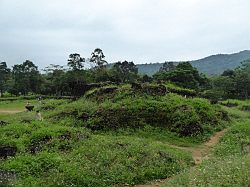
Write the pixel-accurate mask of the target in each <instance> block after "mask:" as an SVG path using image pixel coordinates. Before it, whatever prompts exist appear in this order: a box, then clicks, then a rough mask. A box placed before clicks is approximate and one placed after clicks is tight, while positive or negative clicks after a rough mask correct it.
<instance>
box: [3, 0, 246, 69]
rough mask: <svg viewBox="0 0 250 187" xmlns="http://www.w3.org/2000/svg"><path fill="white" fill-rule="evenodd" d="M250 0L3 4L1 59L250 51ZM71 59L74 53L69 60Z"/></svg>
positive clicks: (14, 0)
mask: <svg viewBox="0 0 250 187" xmlns="http://www.w3.org/2000/svg"><path fill="white" fill-rule="evenodd" d="M249 8H250V2H249V1H248V0H105V1H102V0H91V1H90V0H53V1H51V0H50V1H49V0H36V1H30V0H22V1H19V0H0V43H1V45H0V60H5V61H7V62H10V63H11V64H13V63H20V61H23V60H25V59H26V58H32V59H31V60H34V61H35V62H36V63H38V64H39V65H41V66H44V65H46V64H49V63H51V62H53V63H60V64H63V63H66V58H67V55H68V53H70V52H75V51H77V52H79V53H82V54H83V56H85V57H87V56H89V54H90V53H91V51H92V50H93V49H94V48H95V47H101V48H103V50H104V52H105V53H106V56H107V59H108V60H110V61H116V60H124V59H128V60H134V61H135V62H137V63H141V62H156V61H164V60H187V59H196V58H201V57H204V56H206V55H210V54H213V53H223V52H226V53H229V52H236V51H240V50H244V49H249V43H250V37H249V34H248V33H249V31H250V24H249V21H248V18H249V17H250V12H249ZM66 53H67V54H66Z"/></svg>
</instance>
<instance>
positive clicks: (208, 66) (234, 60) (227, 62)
mask: <svg viewBox="0 0 250 187" xmlns="http://www.w3.org/2000/svg"><path fill="white" fill-rule="evenodd" d="M248 59H250V50H245V51H241V52H239V53H233V54H217V55H211V56H208V57H205V58H202V59H199V60H193V61H190V62H191V64H192V65H193V66H194V67H196V68H197V69H198V70H199V71H200V72H202V73H205V74H207V75H217V74H221V73H222V72H223V71H224V70H226V69H234V68H236V67H238V66H239V65H240V63H241V62H242V61H244V60H248ZM175 63H176V64H177V63H179V62H175ZM162 65H163V63H155V64H138V65H137V67H138V69H139V73H140V74H148V75H153V74H154V73H156V72H157V71H158V70H159V68H160V67H161V66H162Z"/></svg>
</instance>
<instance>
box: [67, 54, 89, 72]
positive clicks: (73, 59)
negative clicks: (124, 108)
mask: <svg viewBox="0 0 250 187" xmlns="http://www.w3.org/2000/svg"><path fill="white" fill-rule="evenodd" d="M83 62H85V58H83V57H81V56H80V54H78V53H74V54H70V55H69V59H68V66H69V67H71V68H72V69H73V70H80V69H82V68H83Z"/></svg>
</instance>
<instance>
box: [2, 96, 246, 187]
mask: <svg viewBox="0 0 250 187" xmlns="http://www.w3.org/2000/svg"><path fill="white" fill-rule="evenodd" d="M173 99H175V98H173ZM177 99H178V102H182V101H181V100H179V97H178V98H177ZM83 101H84V100H83ZM83 101H82V100H80V101H78V102H75V103H74V102H72V103H71V102H69V101H65V100H45V101H44V103H45V104H43V105H41V104H39V103H38V102H37V101H31V102H32V103H34V104H35V107H36V109H39V110H41V111H42V115H43V117H44V118H45V119H44V121H38V120H37V119H36V117H35V116H36V113H35V112H21V113H17V114H7V113H4V114H3V113H1V110H0V119H1V120H4V121H7V122H9V123H10V124H8V125H5V126H1V127H0V134H1V137H0V145H1V146H3V145H9V146H16V147H17V153H16V155H15V157H8V158H7V159H2V160H1V161H0V162H1V164H0V171H1V172H2V173H10V175H8V177H5V178H2V179H1V181H2V183H1V184H0V185H14V186H124V185H131V186H133V185H135V184H143V183H147V182H149V181H154V180H156V179H165V178H170V179H168V180H167V182H166V183H163V184H162V185H163V186H204V185H205V184H206V183H207V182H211V181H210V180H211V178H214V182H213V183H210V184H211V186H222V184H230V183H232V184H235V185H236V186H237V185H240V184H241V185H242V186H244V185H246V184H247V183H248V182H249V181H248V179H247V178H246V176H247V175H248V174H249V173H248V170H247V168H249V154H248V151H249V150H248V146H249V120H247V119H248V118H249V113H248V112H246V111H241V110H239V108H240V107H239V106H238V107H234V108H228V107H224V108H225V109H226V110H227V111H229V113H230V115H231V116H233V117H234V118H233V122H232V123H231V124H230V125H225V124H224V125H223V126H227V127H230V130H229V131H228V132H227V133H226V135H225V137H223V139H222V140H221V142H220V143H219V144H218V145H217V146H216V147H215V149H214V150H213V151H212V150H211V151H212V153H213V156H211V158H210V159H209V160H208V161H204V162H203V163H202V164H201V165H200V166H195V167H193V166H194V160H193V158H192V149H196V147H199V146H200V145H201V144H202V143H203V141H205V139H203V138H197V136H194V137H193V136H189V137H184V136H179V135H178V133H177V132H172V131H170V130H169V129H166V128H165V129H163V128H160V127H155V126H150V125H146V126H144V127H142V128H137V129H133V128H125V129H119V130H115V131H114V130H109V131H92V130H90V129H89V128H86V127H85V126H84V125H85V124H84V123H83V122H80V121H79V120H78V119H77V118H76V117H72V115H71V114H74V115H76V116H78V115H80V114H81V112H82V110H85V108H86V110H91V107H90V106H91V105H90V103H89V102H86V103H85V102H83ZM25 102H26V101H25V100H22V101H13V102H11V103H8V102H6V101H4V102H0V106H1V107H2V108H3V109H4V108H8V110H13V111H17V110H20V109H21V108H22V107H23V106H24V104H25ZM91 102H92V101H91ZM173 102H174V101H173ZM188 102H192V103H193V101H188ZM105 104H106V105H107V104H109V105H111V104H112V103H107V102H106V103H105ZM194 104H195V105H197V107H198V109H199V111H201V112H203V110H201V109H202V106H200V104H201V101H198V103H195V102H194ZM198 104H199V105H198ZM242 104H243V105H244V104H245V103H242ZM85 105H86V106H85ZM152 106H153V105H152ZM84 107H85V108H84ZM92 107H93V106H92ZM76 108H77V110H76V111H77V112H74V111H75V109H76ZM209 110H211V109H209ZM65 111H70V112H72V111H73V113H65ZM69 114H70V115H69ZM201 114H202V115H203V113H201ZM56 115H63V116H64V117H63V118H61V117H60V118H56V120H55V119H54V117H53V116H56ZM231 125H232V127H231ZM220 128H221V127H220ZM220 128H219V129H220ZM207 136H208V135H204V137H207ZM239 140H240V141H239ZM228 150H229V151H228ZM190 168H191V169H190ZM215 171H216V172H215ZM236 171H237V172H236ZM231 178H232V179H231ZM231 180H233V181H231ZM223 181H224V182H223ZM233 182H234V183H233ZM208 184H209V183H208ZM205 186H206V185H205Z"/></svg>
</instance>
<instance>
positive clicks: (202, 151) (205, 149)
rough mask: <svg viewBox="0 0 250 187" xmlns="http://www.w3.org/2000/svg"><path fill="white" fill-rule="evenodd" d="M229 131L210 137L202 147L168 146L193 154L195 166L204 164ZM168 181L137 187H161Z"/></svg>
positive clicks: (157, 181)
mask: <svg viewBox="0 0 250 187" xmlns="http://www.w3.org/2000/svg"><path fill="white" fill-rule="evenodd" d="M226 131H227V129H224V130H222V131H219V132H217V133H215V134H214V135H213V136H211V137H210V139H209V140H208V141H207V142H205V143H203V144H202V145H199V146H196V147H180V146H176V145H168V146H170V147H173V148H176V149H181V150H184V151H189V152H191V153H192V157H193V159H194V162H195V165H199V164H201V163H202V161H203V160H206V159H209V156H210V153H211V148H212V147H214V146H215V145H216V144H218V143H219V140H220V138H221V137H222V136H223V135H224V134H225V132H226ZM167 180H169V178H168V179H163V180H156V181H153V182H151V183H149V184H144V185H136V186H135V187H153V186H160V185H161V184H162V183H166V182H167Z"/></svg>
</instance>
